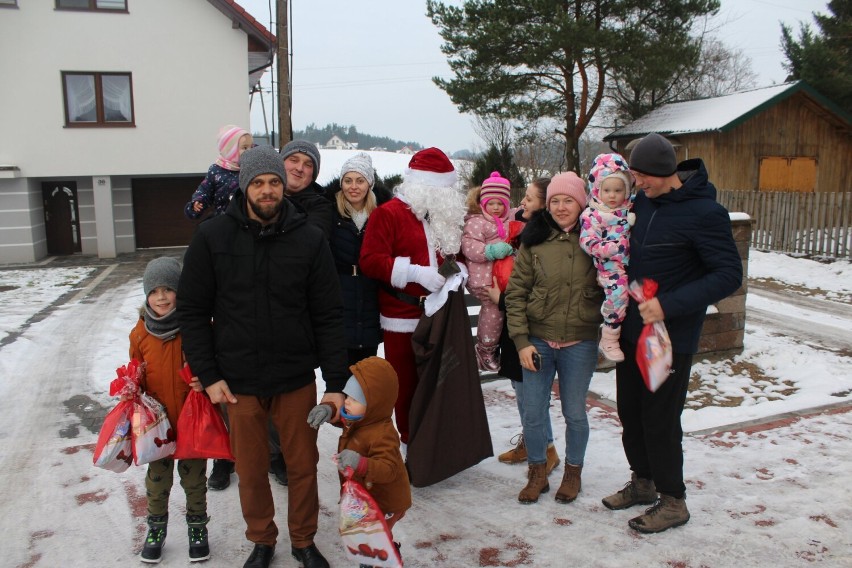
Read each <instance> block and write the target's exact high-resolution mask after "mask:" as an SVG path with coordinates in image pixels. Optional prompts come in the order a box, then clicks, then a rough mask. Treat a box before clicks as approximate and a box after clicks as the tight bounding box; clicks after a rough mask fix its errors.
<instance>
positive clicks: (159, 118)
mask: <svg viewBox="0 0 852 568" xmlns="http://www.w3.org/2000/svg"><path fill="white" fill-rule="evenodd" d="M36 30H37V33H35V31H36ZM247 42H248V37H247V36H246V34H245V32H243V31H241V30H239V29H232V26H231V21H230V20H229V18H228V17H227V16H225V15H223V14H222V12H220V11H219V10H218V9H217V8H215V7H214V6H213V5H211V4H210V3H209V2H204V1H193V2H175V1H173V0H145V1H144V2H130V3H129V13H125V14H116V13H101V12H74V11H63V10H56V9H55V8H54V3H53V2H49V1H40V2H20V3H19V7H18V8H17V9H10V10H4V11H3V14H2V17H0V53H5V54H7V55H11V54H17V55H16V56H7V57H0V83H2V85H3V88H2V89H0V125H2V133H3V136H0V165H14V166H17V167H18V168H19V170H20V171H19V173H18V174H17V175H18V176H19V177H17V178H14V179H0V236H2V237H3V239H2V244H3V245H6V246H4V247H0V263H1V262H19V261H26V260H25V259H38V258H41V257H43V256H45V255H46V243H45V242H44V239H45V231H44V221H43V211H42V205H41V195H40V191H41V182H42V181H48V180H51V179H52V180H58V179H62V180H76V181H77V183H78V192H79V205H80V217H81V218H80V221H81V238H82V243H81V244H82V248H83V252H84V253H88V254H96V253H97V252H98V250H97V249H98V247H97V242H98V239H97V235H98V226H99V220H98V219H96V217H95V215H94V211H95V207H94V203H95V199H94V197H95V194H94V193H93V191H94V190H93V189H92V185H93V181H92V177H93V176H101V177H104V176H105V177H107V179H108V180H109V181H110V183H109V184H108V186H109V188H110V189H109V191H110V192H111V194H110V196H111V198H112V200H113V203H114V209H113V219H112V221H111V222H112V223H114V230H115V250H116V251H117V252H126V251H132V250H134V246H135V243H134V236H133V212H132V195H131V193H130V191H131V189H130V188H131V185H130V177H131V176H174V175H180V174H198V175H199V178H200V177H201V176H202V175H203V174H204V172H205V171H207V168H208V166H209V165H210V164H211V163H212V162H213V161H214V160H215V159H216V157H217V149H216V139H217V134H218V131H219V128H220V127H221V126H222V125H225V124H231V123H233V124H239V125H244V126H246V127H248V125H249V105H248V103H249V97H248V92H247V88H246V77H247V75H248V57H247ZM62 71H99V72H106V71H121V72H130V73H131V74H132V89H133V107H134V118H135V126H134V127H93V128H67V127H65V111H64V103H63V91H62V77H61V72H62ZM22 188H25V189H22ZM33 196H34V198H33ZM187 197H188V196H187ZM107 222H110V221H109V220H107Z"/></svg>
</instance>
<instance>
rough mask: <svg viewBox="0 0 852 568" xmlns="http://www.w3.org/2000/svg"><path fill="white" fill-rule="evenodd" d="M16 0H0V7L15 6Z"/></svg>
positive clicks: (16, 5)
mask: <svg viewBox="0 0 852 568" xmlns="http://www.w3.org/2000/svg"><path fill="white" fill-rule="evenodd" d="M17 7H18V0H0V8H17Z"/></svg>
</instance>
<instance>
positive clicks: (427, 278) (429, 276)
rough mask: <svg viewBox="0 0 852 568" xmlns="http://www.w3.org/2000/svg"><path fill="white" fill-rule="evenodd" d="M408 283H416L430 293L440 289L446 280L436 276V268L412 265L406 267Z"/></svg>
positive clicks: (438, 275)
mask: <svg viewBox="0 0 852 568" xmlns="http://www.w3.org/2000/svg"><path fill="white" fill-rule="evenodd" d="M408 281H409V282H416V283H418V284H420V285H421V286H423V287H424V288H426V289H427V290H429V291H430V292H435V291H437V290H440V289H441V287H442V286H443V285H444V282H445V281H446V278H444V277H443V276H441V275H440V274H438V269H437V268H433V267H431V266H420V265H419V264H412V265H410V266H409V267H408Z"/></svg>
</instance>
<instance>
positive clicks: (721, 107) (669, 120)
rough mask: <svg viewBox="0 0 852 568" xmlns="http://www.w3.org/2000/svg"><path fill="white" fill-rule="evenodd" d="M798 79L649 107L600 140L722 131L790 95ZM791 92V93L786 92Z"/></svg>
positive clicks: (795, 88) (795, 87)
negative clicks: (647, 111)
mask: <svg viewBox="0 0 852 568" xmlns="http://www.w3.org/2000/svg"><path fill="white" fill-rule="evenodd" d="M798 84H799V82H798V81H794V82H792V83H784V84H781V85H773V86H771V87H763V88H760V89H752V90H750V91H740V92H738V93H732V94H730V95H723V96H721V97H713V98H710V99H699V100H695V101H684V102H680V103H669V104H667V105H663V106H661V107H660V108H658V109H655V110H652V111H651V112H649V113H648V114H646V115H645V116H643V117H641V118H639V119H637V120H635V121H633V122H631V123H630V124H628V125H627V126H625V127H623V128H619V129H618V130H616V131H615V132H613V133H611V134H609V135H607V136H606V137H605V138H604V140H612V139H615V138H624V137H627V136H636V135H644V134H648V133H650V132H657V133H659V134H668V135H675V134H687V133H695V132H712V131H721V130H725V129H726V127H730V126H734V125H735V124H736V123H738V122H740V121H741V120H744V119H745V118H747V117H749V116H751V115H752V114H754V113H755V112H757V111H759V110H763V106H764V105H767V104H768V103H773V102H777V101H775V100H774V99H775V98H776V97H779V96H781V95H785V94H792V92H795V91H796V90H798V89H797V86H798ZM788 91H792V92H791V93H787V92H788Z"/></svg>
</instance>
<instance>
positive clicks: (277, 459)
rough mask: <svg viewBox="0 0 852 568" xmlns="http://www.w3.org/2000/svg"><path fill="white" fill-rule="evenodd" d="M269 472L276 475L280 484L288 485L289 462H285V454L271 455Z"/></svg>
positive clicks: (276, 479)
mask: <svg viewBox="0 0 852 568" xmlns="http://www.w3.org/2000/svg"><path fill="white" fill-rule="evenodd" d="M269 473H271V474H272V475H274V476H275V481H277V482H278V484H279V485H283V486H284V487H287V483H288V482H289V480H288V479H287V464H286V463H284V456H283V455H281V454H277V455H275V456H270V460H269Z"/></svg>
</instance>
